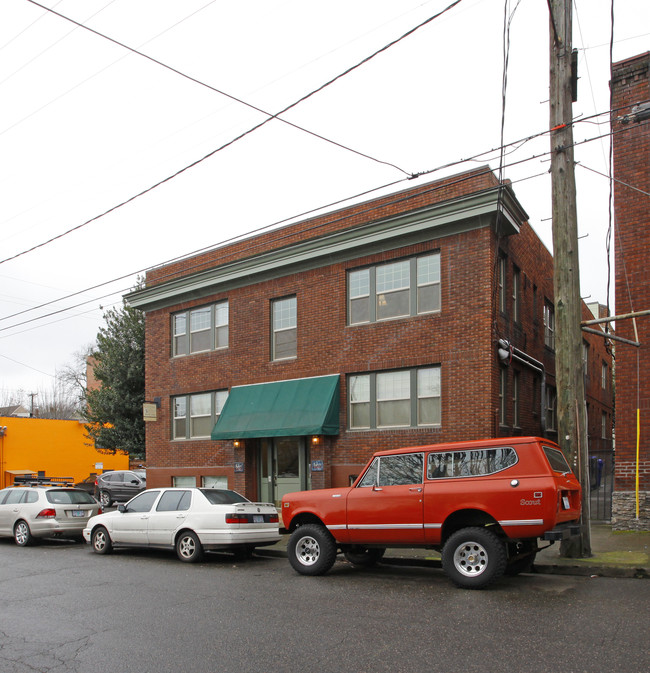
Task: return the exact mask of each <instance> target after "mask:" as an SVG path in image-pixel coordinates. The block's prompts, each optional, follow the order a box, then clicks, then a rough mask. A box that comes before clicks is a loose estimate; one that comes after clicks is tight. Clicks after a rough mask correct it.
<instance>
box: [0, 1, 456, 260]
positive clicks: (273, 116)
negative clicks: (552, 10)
mask: <svg viewBox="0 0 650 673" xmlns="http://www.w3.org/2000/svg"><path fill="white" fill-rule="evenodd" d="M28 2H30V3H32V4H34V5H36V6H38V7H41V8H42V9H44V10H46V11H50V12H52V13H54V14H56V15H57V16H60V17H61V18H63V19H65V20H69V21H72V22H73V23H75V24H77V25H79V26H81V27H83V28H86V29H87V30H89V31H90V32H93V33H95V34H97V35H99V36H100V37H104V38H106V39H108V40H110V41H111V42H115V43H116V44H119V45H120V46H123V47H124V48H126V49H129V50H131V51H135V50H132V49H131V48H130V47H127V46H126V45H123V44H122V43H120V42H118V41H117V40H114V39H113V38H109V37H107V36H105V35H102V34H101V33H98V32H97V31H95V30H93V29H92V28H88V27H87V26H83V24H79V23H78V22H76V21H74V20H73V19H68V17H66V16H64V15H62V14H59V13H58V12H54V11H53V10H51V9H49V8H47V7H45V6H43V5H41V4H39V3H38V2H36V0H28ZM460 2H462V0H455V1H454V2H452V3H451V4H450V5H448V6H447V7H446V8H445V9H443V10H441V11H440V12H438V13H437V14H434V15H433V16H431V17H429V18H428V19H426V20H425V21H423V22H421V23H420V24H418V25H417V26H415V27H414V28H412V29H411V30H409V31H407V32H406V33H404V34H403V35H402V36H401V37H399V38H396V39H395V40H393V41H392V42H389V43H388V44H386V45H385V46H383V47H381V48H380V49H378V50H377V51H375V52H373V53H372V54H370V55H369V56H367V57H366V58H364V59H363V60H361V61H359V63H357V64H356V65H353V66H351V67H350V68H348V69H347V70H345V71H344V72H342V73H340V74H339V75H337V76H336V77H333V78H332V79H330V80H328V81H327V82H325V83H324V84H322V85H321V86H319V87H318V88H316V89H314V90H313V91H311V92H310V93H308V94H305V95H304V96H302V97H301V98H299V99H298V100H296V101H294V102H293V103H291V104H290V105H287V106H286V107H285V108H283V109H282V110H280V111H279V112H277V113H275V114H271V113H268V112H265V111H263V110H259V108H255V109H258V110H259V111H260V112H262V113H264V114H267V115H270V116H268V117H267V119H265V120H263V121H262V122H260V123H259V124H256V125H255V126H253V127H252V128H250V129H248V130H247V131H244V132H243V133H240V134H239V135H238V136H236V137H235V138H233V139H231V140H229V141H228V142H226V143H224V144H223V145H221V146H220V147H218V148H216V149H215V150H212V151H211V152H209V153H208V154H206V155H205V156H203V157H201V158H200V159H197V160H196V161H193V162H192V163H190V164H189V165H187V166H185V167H183V168H181V169H179V170H178V171H176V172H175V173H173V174H171V175H169V176H167V177H166V178H164V179H163V180H160V181H158V182H156V183H155V184H153V185H151V186H150V187H148V188H146V189H143V190H142V191H140V192H138V193H137V194H135V195H134V196H131V197H130V198H128V199H126V200H124V201H122V202H121V203H118V204H117V205H115V206H113V207H111V208H109V209H108V210H105V211H104V212H103V213H101V214H99V215H96V216H95V217H92V218H90V219H89V220H86V221H85V222H82V223H81V224H78V225H77V226H75V227H72V228H71V229H68V230H67V231H64V232H62V233H61V234H58V235H57V236H53V237H52V238H50V239H48V240H46V241H43V242H42V243H39V244H37V245H34V246H32V247H31V248H28V249H27V250H23V251H22V252H19V253H16V254H15V255H11V256H10V257H6V258H5V259H2V260H0V264H4V263H5V262H9V261H11V260H13V259H16V258H18V257H22V256H23V255H26V254H28V253H30V252H33V251H34V250H38V249H39V248H42V247H44V246H46V245H49V244H50V243H53V242H54V241H56V240H59V239H61V238H63V237H64V236H67V235H68V234H71V233H72V232H74V231H77V230H79V229H81V228H83V227H85V226H87V225H89V224H91V223H92V222H95V221H97V220H99V219H101V218H102V217H105V216H106V215H109V214H110V213H112V212H114V211H116V210H118V209H119V208H122V207H123V206H125V205H127V204H129V203H131V202H132V201H135V200H136V199H138V198H140V197H141V196H144V195H145V194H148V193H149V192H151V191H153V190H154V189H156V188H158V187H160V186H161V185H163V184H165V183H167V182H169V181H171V180H173V179H174V178H176V177H178V176H179V175H181V174H182V173H184V172H185V171H187V170H189V169H190V168H193V167H194V166H197V165H198V164H200V163H202V162H203V161H205V160H207V159H209V158H210V157H212V156H214V155H215V154H217V153H218V152H220V151H222V150H224V149H226V148H227V147H230V145H233V144H234V143H236V142H237V141H239V140H241V139H242V138H244V137H246V136H247V135H250V134H251V133H253V132H255V131H257V130H258V129H260V128H261V127H262V126H265V125H266V124H267V123H268V122H270V121H271V120H273V119H278V115H281V114H283V113H285V112H287V111H288V110H291V109H292V108H294V107H296V106H297V105H299V104H300V103H302V102H304V101H305V100H307V99H308V98H311V97H312V96H314V95H315V94H316V93H319V92H320V91H322V90H323V89H325V88H326V87H328V86H330V85H331V84H333V83H334V82H336V81H337V80H339V79H341V78H342V77H345V76H346V75H348V74H349V73H351V72H352V71H354V70H356V69H357V68H359V67H361V66H362V65H364V64H365V63H367V62H368V61H370V60H371V59H373V58H374V57H375V56H377V55H378V54H381V53H382V52H384V51H386V50H387V49H390V47H392V46H394V45H395V44H397V43H399V42H401V41H402V40H404V39H405V38H406V37H409V36H410V35H412V34H413V33H415V32H416V31H417V30H418V29H420V28H422V27H423V26H425V25H427V24H429V23H431V22H432V21H433V20H435V19H437V18H438V17H440V16H442V15H443V14H445V13H446V12H448V11H449V10H451V9H452V8H453V7H455V6H456V5H458V4H459V3H460ZM136 53H138V54H140V55H141V56H143V57H145V58H147V59H149V60H151V61H153V62H155V63H158V64H159V65H161V66H163V67H165V68H169V69H170V70H173V71H174V72H177V73H178V74H179V75H182V76H183V77H187V78H188V79H191V80H193V81H196V82H197V83H198V84H203V83H202V82H200V80H196V79H194V78H192V77H189V76H187V75H184V74H183V73H181V72H180V71H177V70H176V69H174V68H171V67H170V66H167V65H165V64H164V63H162V62H160V61H157V60H156V59H154V58H152V57H150V56H147V55H146V54H143V53H141V52H136ZM204 86H208V85H204ZM209 88H213V87H209ZM215 90H216V89H215ZM219 93H222V94H223V95H226V96H228V97H230V98H233V99H234V100H238V102H241V103H242V104H245V105H248V104H246V103H243V101H241V100H239V99H236V98H234V97H232V96H229V95H228V94H225V93H223V92H219ZM249 107H254V106H249ZM279 121H282V122H285V123H287V124H289V125H290V126H295V127H296V128H299V129H300V130H302V131H305V132H307V133H310V134H312V132H310V131H306V129H303V128H302V127H298V126H296V125H294V124H291V122H286V120H283V119H279ZM312 135H316V134H312ZM319 137H320V136H319ZM323 140H327V139H325V138H323ZM327 142H333V141H329V140H328V141H327ZM334 144H336V145H339V144H338V143H334ZM339 146H340V147H343V148H345V149H348V150H350V148H346V147H345V146H343V145H339ZM350 151H352V152H355V153H356V154H362V153H360V152H356V150H350ZM362 156H365V157H366V158H369V159H372V160H373V161H379V160H377V159H374V158H372V157H369V156H368V155H363V154H362ZM379 163H383V164H387V165H390V166H393V167H394V168H397V170H399V171H401V172H402V173H404V174H405V175H409V176H410V177H415V176H413V175H412V174H409V173H408V172H407V171H405V170H403V169H402V168H399V167H398V166H396V165H394V164H388V162H384V161H379Z"/></svg>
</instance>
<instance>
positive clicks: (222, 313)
mask: <svg viewBox="0 0 650 673" xmlns="http://www.w3.org/2000/svg"><path fill="white" fill-rule="evenodd" d="M172 348H173V355H174V356H178V355H188V354H189V353H202V352H204V351H210V350H216V349H220V348H228V301H227V300H226V301H220V302H218V303H216V304H212V305H211V306H202V307H201V308H197V309H192V310H190V311H183V312H182V313H175V314H174V315H173V316H172Z"/></svg>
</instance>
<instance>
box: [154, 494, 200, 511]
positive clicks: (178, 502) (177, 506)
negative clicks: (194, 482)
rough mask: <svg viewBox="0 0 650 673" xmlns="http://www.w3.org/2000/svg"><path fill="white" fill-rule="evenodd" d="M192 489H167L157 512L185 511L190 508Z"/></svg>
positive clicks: (157, 506) (157, 507)
mask: <svg viewBox="0 0 650 673" xmlns="http://www.w3.org/2000/svg"><path fill="white" fill-rule="evenodd" d="M190 500H191V493H190V491H165V492H164V493H163V494H162V497H161V498H160V500H159V502H158V504H157V505H156V511H157V512H175V511H178V512H184V511H185V510H188V509H189V508H190Z"/></svg>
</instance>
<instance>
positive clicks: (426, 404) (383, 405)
mask: <svg viewBox="0 0 650 673" xmlns="http://www.w3.org/2000/svg"><path fill="white" fill-rule="evenodd" d="M348 402H349V405H348V408H349V421H348V424H349V427H350V428H351V429H353V430H362V429H371V428H403V427H419V426H439V425H440V424H441V392H440V367H439V366H434V367H419V368H417V369H400V370H397V371H390V372H372V373H369V374H355V375H352V376H349V377H348Z"/></svg>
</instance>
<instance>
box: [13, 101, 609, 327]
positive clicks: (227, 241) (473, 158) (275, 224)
mask: <svg viewBox="0 0 650 673" xmlns="http://www.w3.org/2000/svg"><path fill="white" fill-rule="evenodd" d="M598 114H599V115H601V114H606V113H598ZM594 116H598V115H594ZM580 121H584V120H580ZM549 132H550V131H549V130H544V131H540V132H538V133H536V134H531V135H530V136H527V137H526V138H523V139H518V140H516V141H513V142H512V143H509V144H508V145H507V146H509V145H519V146H523V144H525V143H526V142H528V141H530V140H532V139H534V138H537V137H541V136H543V135H545V134H548V133H549ZM608 135H611V134H603V135H599V136H595V137H594V138H590V139H587V140H582V141H576V142H574V146H576V145H581V144H584V143H586V142H591V141H592V140H598V139H601V138H603V137H607V136H608ZM496 151H500V148H493V149H490V150H486V151H483V152H480V153H477V154H475V155H472V156H471V157H468V158H465V159H459V160H457V161H454V162H448V163H446V164H442V165H440V166H437V167H435V168H432V169H428V170H426V171H422V172H421V173H420V175H430V174H432V173H435V172H438V171H441V170H443V169H446V168H450V167H453V166H457V165H460V164H463V163H466V162H468V161H477V160H478V159H479V158H480V157H482V156H485V155H486V154H490V153H492V152H496ZM548 154H550V150H549V151H545V152H543V153H540V154H535V155H531V156H529V157H525V158H524V159H521V160H518V161H516V162H511V163H508V164H505V166H504V168H510V167H512V166H515V165H519V164H522V163H525V162H528V161H532V160H535V159H541V158H543V157H544V156H547V155H548ZM579 165H580V164H579ZM585 168H586V167H585ZM590 170H593V169H590ZM487 172H488V171H487V170H486V173H487ZM489 172H491V170H490V171H489ZM472 177H476V174H475V173H474V174H473V176H472ZM524 179H525V178H524ZM406 181H407V178H402V179H400V180H396V181H394V182H391V183H387V184H384V185H381V186H379V187H375V188H372V189H369V190H365V191H363V192H360V193H357V194H355V195H353V196H349V197H346V198H344V199H339V200H337V201H334V202H330V203H328V204H326V205H322V206H319V207H317V208H312V209H310V210H307V211H303V212H302V213H299V214H295V215H292V216H290V217H287V218H284V219H282V220H278V221H276V222H273V223H271V224H267V225H264V226H262V227H258V228H257V229H254V230H251V231H248V232H246V233H244V234H239V235H237V236H233V237H231V238H229V239H225V240H224V241H221V242H219V243H217V244H212V245H210V246H206V247H204V248H200V249H198V250H194V251H192V252H189V253H185V254H183V255H179V256H177V257H174V258H172V259H169V260H166V261H164V262H160V263H158V264H155V265H150V266H147V267H145V268H142V269H138V270H136V271H133V272H129V273H127V274H123V275H121V276H119V277H117V278H113V279H110V280H108V281H105V282H102V283H98V284H96V285H93V286H91V287H88V288H84V289H82V290H79V291H77V292H73V293H70V294H68V295H65V296H63V297H58V298H56V299H53V300H50V301H48V302H44V303H42V304H39V305H38V306H34V307H32V308H28V309H24V310H22V311H18V312H16V313H13V314H11V315H8V316H4V317H1V318H0V322H1V321H4V320H9V319H11V318H14V317H18V316H20V315H24V314H25V313H29V312H31V311H34V310H38V309H40V308H45V307H47V306H50V305H52V304H55V303H58V302H59V301H64V300H66V299H70V298H72V297H75V296H78V295H80V294H84V293H87V292H91V291H92V290H95V289H98V288H100V287H105V286H106V285H110V284H111V283H116V282H119V281H120V280H124V279H126V278H132V277H133V276H136V275H139V274H141V273H145V272H147V271H149V270H153V269H155V268H160V267H163V266H168V265H170V264H173V263H174V262H178V261H180V260H183V259H188V258H191V257H195V256H197V255H199V254H201V253H203V252H206V251H209V250H213V249H219V248H221V247H224V246H226V245H230V244H232V243H234V242H236V241H238V240H242V239H244V238H247V237H250V236H254V235H258V234H260V233H262V232H263V231H266V230H269V229H273V228H275V227H278V226H279V225H281V224H286V223H288V222H291V221H293V220H297V219H299V218H303V217H306V216H307V215H310V214H313V213H316V212H319V211H322V210H325V209H327V208H332V207H334V206H337V205H340V204H342V203H344V202H346V201H351V200H354V199H358V198H360V197H362V196H367V195H368V194H370V193H372V192H376V191H380V190H382V189H386V188H388V187H392V186H394V185H396V184H399V183H401V182H406ZM520 181H523V179H521V180H516V181H514V183H517V182H520ZM446 184H448V183H446ZM432 189H436V187H432ZM406 198H412V197H408V196H407V197H406ZM398 202H399V201H392V202H391V203H393V204H395V203H398ZM325 215H326V214H325ZM332 221H333V220H328V221H327V222H325V223H324V224H323V225H319V226H324V225H326V224H331V223H332ZM309 230H311V228H309V229H306V231H309ZM281 239H282V237H281V236H280V237H278V238H277V239H275V241H274V242H277V241H278V240H281ZM268 243H269V242H268V241H267V242H265V245H267V244H268ZM202 266H205V262H201V263H199V264H197V265H195V266H194V267H190V268H188V269H186V271H194V270H196V269H198V268H201V267H202ZM170 275H174V274H170ZM164 278H165V277H164V276H163V277H161V278H159V279H158V280H159V281H160V280H164ZM129 289H131V288H123V289H121V290H118V291H115V292H111V293H109V294H107V295H102V296H101V297H95V298H93V299H90V300H87V301H85V302H81V303H79V304H75V305H74V306H71V307H69V309H70V310H71V309H72V308H78V307H79V306H83V305H85V304H88V303H91V302H93V301H99V300H101V299H104V298H106V297H110V296H114V295H115V294H118V293H122V292H127V291H128V290H129ZM64 310H66V309H62V310H58V311H55V312H51V313H47V314H44V315H43V316H37V317H36V318H33V319H30V320H28V321H23V322H21V323H16V324H14V325H10V326H7V327H4V328H0V332H3V331H6V330H9V329H13V328H15V327H18V326H21V325H23V324H27V323H29V322H34V321H37V320H40V319H44V318H46V317H49V316H51V315H54V314H57V313H60V312H62V311H64Z"/></svg>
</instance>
